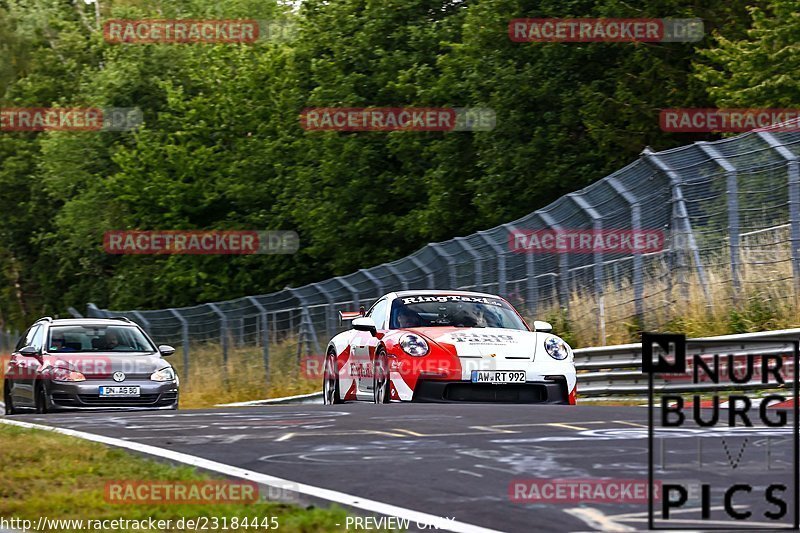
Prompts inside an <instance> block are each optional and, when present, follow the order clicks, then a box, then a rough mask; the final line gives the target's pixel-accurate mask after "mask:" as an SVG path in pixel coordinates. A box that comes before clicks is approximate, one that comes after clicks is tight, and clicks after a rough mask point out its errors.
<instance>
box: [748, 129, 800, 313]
mask: <svg viewBox="0 0 800 533" xmlns="http://www.w3.org/2000/svg"><path fill="white" fill-rule="evenodd" d="M758 136H759V137H761V138H762V139H763V140H764V141H766V142H767V144H769V146H770V148H772V149H773V150H775V151H776V152H778V154H780V155H781V157H783V158H784V159H785V160H786V162H787V163H786V165H787V171H788V173H789V182H788V188H789V228H790V229H789V232H790V233H789V242H790V243H791V247H792V249H791V252H790V253H791V258H792V274H793V277H794V297H795V307H797V305H798V297H800V294H798V293H800V167H799V166H798V157H797V156H796V155H795V154H794V153H793V152H792V151H791V150H789V149H788V148H786V147H785V146H784V145H782V144H781V143H780V141H778V139H776V138H775V136H774V135H772V133H770V132H767V131H760V132H758Z"/></svg>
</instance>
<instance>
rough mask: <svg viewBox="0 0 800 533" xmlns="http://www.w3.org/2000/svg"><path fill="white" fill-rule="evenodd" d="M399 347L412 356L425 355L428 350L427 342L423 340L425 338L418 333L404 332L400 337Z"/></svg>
mask: <svg viewBox="0 0 800 533" xmlns="http://www.w3.org/2000/svg"><path fill="white" fill-rule="evenodd" d="M400 347H401V348H402V349H403V351H404V352H406V353H407V354H408V355H413V356H414V357H422V356H423V355H427V354H428V351H429V350H430V348H429V347H428V343H427V342H425V339H423V338H422V337H420V336H419V335H414V334H413V333H406V334H405V335H403V336H402V337H400Z"/></svg>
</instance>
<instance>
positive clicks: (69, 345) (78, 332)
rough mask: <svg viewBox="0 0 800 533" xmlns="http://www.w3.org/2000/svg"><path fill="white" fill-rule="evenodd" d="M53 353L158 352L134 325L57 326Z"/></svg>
mask: <svg viewBox="0 0 800 533" xmlns="http://www.w3.org/2000/svg"><path fill="white" fill-rule="evenodd" d="M47 351H48V352H50V353H77V352H80V353H91V352H155V351H156V348H155V346H153V345H152V344H151V343H150V341H148V340H147V337H145V336H144V335H143V334H142V332H141V331H140V330H139V329H138V328H135V327H132V326H104V325H86V326H83V325H82V326H54V327H52V328H50V338H49V339H48V341H47Z"/></svg>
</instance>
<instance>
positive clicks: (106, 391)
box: [100, 387, 141, 397]
mask: <svg viewBox="0 0 800 533" xmlns="http://www.w3.org/2000/svg"><path fill="white" fill-rule="evenodd" d="M140 394H141V392H140V388H139V387H100V396H128V397H134V396H139V395H140Z"/></svg>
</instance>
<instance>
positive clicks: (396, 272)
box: [383, 263, 408, 291]
mask: <svg viewBox="0 0 800 533" xmlns="http://www.w3.org/2000/svg"><path fill="white" fill-rule="evenodd" d="M383 266H385V267H386V270H388V271H389V272H391V273H392V274H394V275H395V276H396V277H397V279H399V280H400V285H402V286H403V290H404V291H407V290H408V280H407V279H406V277H405V276H403V274H401V273H400V271H399V270H397V267H396V266H394V265H393V264H392V263H384V264H383Z"/></svg>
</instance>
